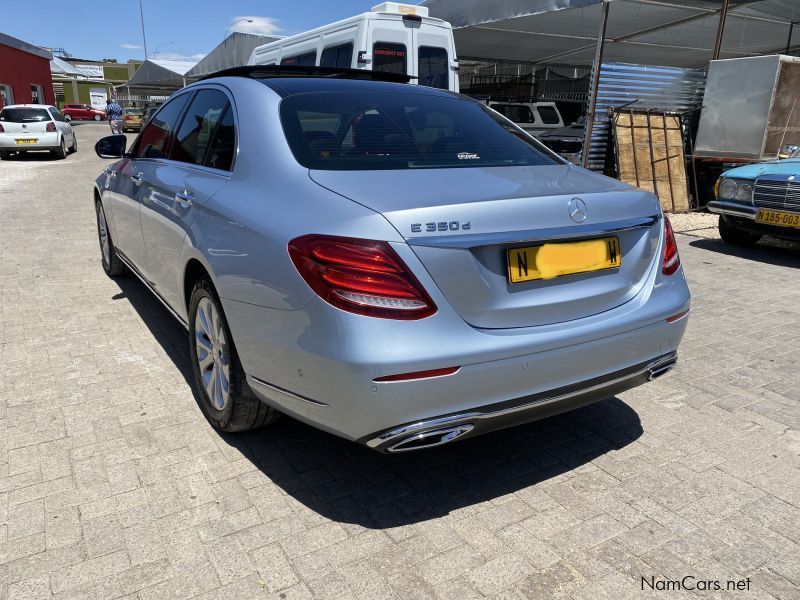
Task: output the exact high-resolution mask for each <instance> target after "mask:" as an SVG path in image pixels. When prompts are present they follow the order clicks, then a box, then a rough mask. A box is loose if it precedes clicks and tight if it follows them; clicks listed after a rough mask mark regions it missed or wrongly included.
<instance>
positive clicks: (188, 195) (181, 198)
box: [175, 190, 194, 208]
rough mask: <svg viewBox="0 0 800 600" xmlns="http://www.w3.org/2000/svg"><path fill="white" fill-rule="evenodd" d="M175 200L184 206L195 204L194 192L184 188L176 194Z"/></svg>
mask: <svg viewBox="0 0 800 600" xmlns="http://www.w3.org/2000/svg"><path fill="white" fill-rule="evenodd" d="M175 202H177V203H178V204H180V205H181V206H182V207H183V208H189V207H190V206H191V205H192V204H194V194H193V193H192V192H190V191H189V190H183V191H182V192H178V193H177V194H175Z"/></svg>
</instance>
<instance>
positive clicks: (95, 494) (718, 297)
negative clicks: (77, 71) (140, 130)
mask: <svg viewBox="0 0 800 600" xmlns="http://www.w3.org/2000/svg"><path fill="white" fill-rule="evenodd" d="M106 132H107V127H104V126H102V125H82V126H79V127H78V136H79V140H80V146H81V147H80V151H79V152H78V154H77V155H73V156H70V157H69V158H68V159H67V160H64V161H56V160H50V159H47V158H36V159H28V160H12V161H0V600H18V599H26V600H27V599H38V598H51V597H55V598H64V599H66V598H69V599H98V600H100V599H103V600H105V599H110V598H129V599H138V600H150V599H157V598H175V599H183V598H194V597H198V598H203V599H210V598H225V599H226V600H227V599H234V598H243V599H253V598H281V599H295V598H325V599H329V598H343V599H344V598H359V599H376V598H381V599H383V598H402V599H405V598H440V599H443V600H444V599H451V598H452V599H459V600H463V599H469V598H481V597H488V598H572V599H575V600H583V599H591V600H599V599H603V598H609V599H615V600H625V599H627V598H639V597H669V598H681V597H694V596H695V595H700V596H702V597H707V598H737V599H740V598H758V599H760V600H763V599H767V600H769V599H773V598H774V599H797V598H800V409H798V402H799V401H800V270H798V269H799V268H800V250H798V249H797V248H796V247H794V248H791V247H790V248H783V247H780V248H765V247H759V248H756V249H753V250H747V251H744V250H735V249H731V248H729V247H726V246H725V245H723V244H722V242H720V241H719V240H714V239H702V238H699V237H691V236H679V237H680V240H679V241H680V248H681V254H682V257H683V261H684V264H685V265H686V270H687V275H688V278H689V280H690V285H691V288H692V292H693V294H694V304H693V309H692V316H691V322H690V325H689V329H688V332H687V335H686V338H685V340H684V343H683V346H682V348H681V362H680V366H679V367H678V368H677V369H676V370H675V371H674V372H673V374H671V375H670V376H668V377H665V378H663V379H661V380H658V381H656V382H653V383H651V384H649V385H647V386H644V387H642V388H638V389H635V390H632V391H630V392H627V393H625V394H623V395H621V396H620V397H619V398H611V399H609V400H606V401H603V402H601V403H599V404H596V405H594V406H590V407H587V408H584V409H581V410H579V411H576V412H573V413H571V414H567V415H562V416H559V417H556V418H552V419H549V420H546V421H542V422H539V423H534V424H531V425H527V426H522V427H518V428H515V429H512V430H507V431H505V432H499V433H495V434H491V435H487V436H484V437H482V438H478V439H475V440H470V441H467V442H464V443H459V444H455V445H453V446H451V447H445V448H442V449H438V450H434V451H427V452H424V453H419V454H410V455H405V456H400V457H386V456H381V455H377V454H374V453H372V452H370V451H368V450H366V449H364V448H361V447H359V446H356V445H354V444H351V443H348V442H344V441H342V440H340V439H338V438H335V437H333V436H330V435H327V434H325V433H321V432H319V431H316V430H314V429H312V428H310V427H307V426H305V425H302V424H299V423H297V422H295V421H292V420H290V419H287V418H284V419H281V420H280V421H279V422H278V423H276V424H275V425H274V426H273V427H271V428H269V429H266V430H262V431H258V432H251V433H247V434H244V435H231V436H227V435H220V434H218V433H216V432H214V431H213V430H212V429H211V428H210V427H209V425H208V424H207V423H206V421H205V420H204V419H203V417H202V415H201V413H200V411H199V409H198V407H197V405H196V403H195V400H194V398H193V396H192V393H191V391H190V387H189V385H188V383H187V379H188V377H189V373H190V367H189V359H188V356H187V350H186V339H185V333H184V332H183V331H182V329H181V328H180V326H179V325H178V324H177V323H175V322H174V321H173V320H172V319H171V317H170V316H169V315H168V314H167V312H166V311H165V310H164V309H163V308H162V307H161V306H160V305H159V304H158V303H157V301H156V300H154V299H153V298H152V297H151V296H150V295H149V293H148V292H147V291H146V290H145V289H144V288H143V287H142V285H141V284H140V283H139V282H138V281H137V280H135V279H133V278H126V279H121V280H119V281H117V282H115V281H112V280H110V279H108V278H106V276H105V275H104V274H103V272H102V270H101V267H100V264H99V249H98V244H97V239H96V234H95V224H94V211H93V207H92V202H91V180H92V179H93V178H94V177H95V176H96V175H97V174H98V173H99V172H100V170H101V169H102V168H103V166H104V164H103V162H102V161H101V160H100V159H98V158H96V157H95V156H94V153H93V152H92V150H91V146H92V144H93V143H94V141H95V140H96V139H97V138H98V137H100V136H101V135H105V133H106ZM687 575H690V576H693V577H696V578H697V579H698V580H705V579H711V580H720V581H722V582H723V584H724V582H726V581H727V580H734V581H736V580H744V579H746V578H749V579H750V589H749V591H747V590H743V591H737V592H727V591H712V592H698V591H695V592H687V591H683V592H676V591H671V592H663V591H662V592H659V591H651V590H649V588H646V589H645V591H642V585H643V584H642V578H643V577H644V578H646V579H647V580H648V581H652V580H650V578H651V577H654V578H655V580H656V581H662V582H663V581H665V580H674V579H681V578H683V577H685V576H687Z"/></svg>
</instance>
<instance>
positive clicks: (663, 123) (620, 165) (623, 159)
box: [611, 110, 689, 212]
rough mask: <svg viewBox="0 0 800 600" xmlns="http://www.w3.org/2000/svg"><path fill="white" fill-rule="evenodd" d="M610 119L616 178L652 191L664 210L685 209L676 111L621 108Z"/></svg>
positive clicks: (685, 190) (682, 157)
mask: <svg viewBox="0 0 800 600" xmlns="http://www.w3.org/2000/svg"><path fill="white" fill-rule="evenodd" d="M611 123H612V127H613V136H614V147H615V150H616V163H617V176H618V177H619V179H620V180H621V181H624V182H625V183H629V184H631V185H635V186H636V187H640V188H642V189H644V190H648V191H651V192H653V193H654V194H656V195H657V196H658V198H659V200H660V201H661V207H662V208H663V209H664V210H665V211H668V212H688V211H689V189H688V186H687V182H686V156H685V154H684V144H683V130H682V128H681V118H680V115H676V114H673V113H664V112H654V111H647V112H643V111H635V110H623V111H620V112H616V113H613V114H612V119H611Z"/></svg>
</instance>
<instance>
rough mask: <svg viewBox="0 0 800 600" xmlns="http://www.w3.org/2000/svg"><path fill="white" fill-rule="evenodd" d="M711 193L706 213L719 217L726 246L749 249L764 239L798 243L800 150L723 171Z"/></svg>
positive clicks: (720, 228)
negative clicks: (788, 155) (785, 156)
mask: <svg viewBox="0 0 800 600" xmlns="http://www.w3.org/2000/svg"><path fill="white" fill-rule="evenodd" d="M714 192H715V194H714V195H715V196H716V199H715V200H713V201H711V202H709V203H708V209H709V210H710V211H711V212H713V213H717V214H718V215H720V219H719V233H720V236H721V237H722V239H723V240H724V241H725V242H728V243H729V244H736V245H738V246H752V245H753V244H755V243H756V242H758V240H760V239H761V237H762V236H764V235H770V236H773V237H778V238H784V239H790V240H795V241H800V150H797V149H795V150H794V152H793V153H792V154H791V156H790V157H789V158H786V159H783V160H773V161H769V162H763V163H756V164H751V165H745V166H743V167H737V168H735V169H731V170H730V171H726V172H725V173H723V174H722V176H721V177H720V178H719V180H718V181H717V184H716V187H715V190H714Z"/></svg>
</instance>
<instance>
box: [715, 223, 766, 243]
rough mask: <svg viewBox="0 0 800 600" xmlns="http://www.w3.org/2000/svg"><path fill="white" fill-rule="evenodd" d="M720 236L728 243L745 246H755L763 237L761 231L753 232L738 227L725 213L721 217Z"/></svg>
mask: <svg viewBox="0 0 800 600" xmlns="http://www.w3.org/2000/svg"><path fill="white" fill-rule="evenodd" d="M719 236H720V237H721V238H722V241H723V242H725V243H726V244H731V245H733V246H741V247H744V248H749V247H751V246H755V245H756V244H757V243H758V241H759V240H760V239H761V238H762V237H763V236H762V235H761V234H760V233H751V232H749V231H745V230H744V229H740V228H738V227H736V225H735V224H734V223H733V222H731V220H730V219H728V218H727V217H726V216H725V215H722V216H720V218H719Z"/></svg>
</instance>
